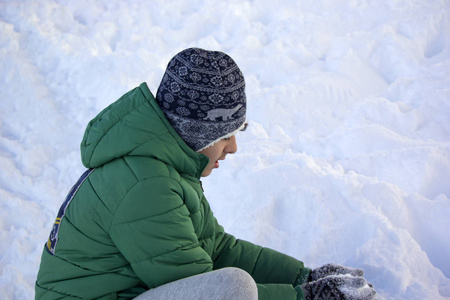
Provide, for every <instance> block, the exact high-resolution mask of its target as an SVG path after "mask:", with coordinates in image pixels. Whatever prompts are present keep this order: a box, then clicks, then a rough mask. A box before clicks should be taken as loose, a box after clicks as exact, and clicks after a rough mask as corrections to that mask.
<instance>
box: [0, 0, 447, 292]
mask: <svg viewBox="0 0 450 300" xmlns="http://www.w3.org/2000/svg"><path fill="white" fill-rule="evenodd" d="M187 47H202V48H206V49H211V50H220V51H224V52H226V53H228V54H229V55H230V56H231V57H233V58H234V59H235V61H236V62H237V63H238V65H239V66H240V68H241V69H242V71H243V73H244V75H245V77H246V82H247V87H246V91H247V97H248V119H249V121H250V126H249V128H248V130H247V131H246V132H245V133H239V135H238V143H239V144H238V145H239V151H238V153H236V154H235V155H230V156H229V157H228V158H227V160H225V161H224V162H221V166H220V168H219V169H218V170H215V171H214V172H213V175H211V176H210V177H208V178H206V179H205V180H204V187H205V191H206V195H207V197H208V199H209V201H210V202H211V205H212V207H213V210H214V211H215V215H216V217H217V218H218V219H219V221H220V222H221V223H222V225H224V227H225V228H226V230H227V231H229V232H230V233H233V234H234V235H236V236H237V237H240V238H243V239H246V240H250V241H252V242H254V243H257V244H261V245H263V246H267V247H271V248H274V249H276V250H279V251H282V252H285V253H287V254H289V255H292V256H294V257H296V258H298V259H300V260H302V261H304V262H305V264H306V265H307V266H309V267H318V266H320V265H322V264H324V263H328V262H335V263H340V264H345V265H349V266H353V267H361V268H363V269H364V270H365V277H366V278H367V279H368V280H369V281H370V282H371V283H372V284H373V285H374V286H375V287H376V289H377V291H378V294H379V298H380V299H445V298H447V299H449V298H450V279H449V278H450V258H449V254H450V233H449V231H450V200H449V198H450V2H449V1H448V0H301V1H294V0H292V1H271V0H261V1H259V0H255V1H249V0H239V1H238V0H231V1H219V0H197V1H186V0H175V1H163V0H158V1H155V0H152V1H144V0H139V1H138V0H136V1H111V0H99V1H87V0H47V1H44V0H42V1H24V0H15V1H8V0H1V1H0V71H1V77H0V118H1V123H0V274H1V277H0V299H32V298H33V297H34V281H35V278H36V273H37V270H38V267H39V262H40V255H41V252H42V249H43V245H44V243H45V241H46V240H47V237H48V234H49V232H50V229H51V227H52V223H53V221H54V218H55V216H56V213H57V211H58V209H59V206H60V204H61V203H62V201H63V199H64V197H65V195H66V193H67V192H68V190H69V189H70V188H71V186H72V185H73V184H74V183H75V181H76V180H77V179H78V177H79V176H80V175H81V173H82V172H83V171H84V168H83V166H82V165H81V161H80V155H79V144H80V142H81V138H82V136H83V133H84V129H85V127H86V125H87V123H88V121H89V120H90V119H91V118H93V117H94V116H95V115H96V114H97V113H98V112H100V110H102V109H103V108H104V107H106V106H107V105H109V104H110V103H111V102H113V101H115V100H116V99H117V98H119V97H120V96H121V95H122V94H123V93H125V92H127V91H128V90H129V89H131V88H134V87H136V86H138V85H139V84H140V83H141V82H143V81H146V82H147V83H148V85H149V87H150V88H151V89H152V91H153V92H154V93H155V92H156V88H157V87H158V84H159V82H160V80H161V77H162V74H163V72H164V69H165V67H166V65H167V63H168V61H169V59H170V58H171V57H172V56H173V55H175V54H176V53H177V52H179V51H181V50H183V49H185V48H187Z"/></svg>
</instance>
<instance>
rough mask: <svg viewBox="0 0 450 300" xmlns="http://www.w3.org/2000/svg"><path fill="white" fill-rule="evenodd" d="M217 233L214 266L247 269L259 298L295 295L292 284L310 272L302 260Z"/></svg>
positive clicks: (298, 281)
mask: <svg viewBox="0 0 450 300" xmlns="http://www.w3.org/2000/svg"><path fill="white" fill-rule="evenodd" d="M219 234H220V233H219ZM220 235H222V236H221V237H216V243H217V246H216V248H215V250H216V252H215V253H214V255H213V256H212V258H213V261H214V269H219V268H223V267H228V266H233V267H237V268H241V269H243V270H245V271H247V272H248V273H249V274H250V275H251V276H252V277H253V279H254V280H255V281H256V283H257V285H258V295H259V299H297V292H296V291H295V289H294V285H296V284H301V283H303V282H304V280H302V279H303V278H307V277H308V275H309V272H310V269H308V268H306V267H305V266H304V265H303V262H301V261H299V260H297V259H295V258H293V257H291V256H288V255H285V254H283V253H280V252H277V251H275V250H272V249H269V248H264V247H261V246H257V245H254V244H252V243H250V242H247V241H243V240H237V239H236V238H235V237H233V236H232V235H230V234H227V233H223V234H220Z"/></svg>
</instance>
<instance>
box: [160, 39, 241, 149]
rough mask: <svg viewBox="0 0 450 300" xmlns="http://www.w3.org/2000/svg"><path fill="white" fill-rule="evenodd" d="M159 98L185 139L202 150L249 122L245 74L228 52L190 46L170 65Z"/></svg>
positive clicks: (161, 105) (161, 85)
mask: <svg viewBox="0 0 450 300" xmlns="http://www.w3.org/2000/svg"><path fill="white" fill-rule="evenodd" d="M156 101H157V102H158V104H159V106H160V107H161V109H162V111H163V112H164V114H165V116H166V118H167V119H168V120H169V122H170V123H171V124H172V126H173V127H174V128H175V130H176V132H177V133H178V134H179V135H180V137H181V138H182V139H183V141H185V142H186V144H187V145H188V146H189V147H191V148H192V149H193V150H195V151H201V150H203V149H205V148H207V147H209V146H211V145H213V144H214V143H216V142H218V141H219V140H221V139H223V138H227V137H230V136H232V135H234V134H236V132H237V131H239V130H241V129H242V128H243V127H244V124H245V122H246V117H245V113H246V98H245V82H244V76H243V75H242V73H241V71H240V70H239V68H238V66H237V65H236V63H235V62H234V61H233V59H232V58H231V57H229V56H228V55H227V54H225V53H222V52H219V51H208V50H203V49H199V48H189V49H186V50H183V51H181V52H180V53H178V54H177V55H175V56H174V57H173V58H172V59H171V60H170V62H169V64H168V65H167V69H166V72H165V73H164V76H163V78H162V81H161V84H160V85H159V88H158V91H157V93H156Z"/></svg>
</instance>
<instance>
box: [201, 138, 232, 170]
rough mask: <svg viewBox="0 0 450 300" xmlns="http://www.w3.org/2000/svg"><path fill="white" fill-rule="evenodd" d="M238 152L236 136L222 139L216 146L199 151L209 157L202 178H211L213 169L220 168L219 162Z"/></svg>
mask: <svg viewBox="0 0 450 300" xmlns="http://www.w3.org/2000/svg"><path fill="white" fill-rule="evenodd" d="M236 151H237V144H236V136H234V135H233V136H232V137H230V138H227V139H222V140H220V141H218V142H217V143H215V144H214V145H212V146H210V147H208V148H206V149H203V150H202V151H199V153H201V154H204V155H206V156H208V158H209V164H208V165H207V166H206V168H205V170H203V173H202V177H206V176H209V174H211V172H212V170H213V169H217V168H218V167H219V160H224V159H225V156H226V155H227V154H233V153H235V152H236Z"/></svg>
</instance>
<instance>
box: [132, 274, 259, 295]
mask: <svg viewBox="0 0 450 300" xmlns="http://www.w3.org/2000/svg"><path fill="white" fill-rule="evenodd" d="M134 299H135V300H149V299H155V300H171V299H183V300H200V299H205V300H206V299H208V300H219V299H226V300H229V299H241V300H257V299H258V290H257V288H256V283H255V281H254V280H253V278H252V277H251V276H250V275H249V274H248V273H247V272H245V271H243V270H241V269H237V268H223V269H219V270H216V271H212V272H208V273H203V274H200V275H195V276H191V277H187V278H183V279H180V280H177V281H173V282H169V283H167V284H164V285H161V286H159V287H157V288H154V289H151V290H148V291H146V292H145V293H143V294H141V295H139V296H138V297H136V298H134Z"/></svg>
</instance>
